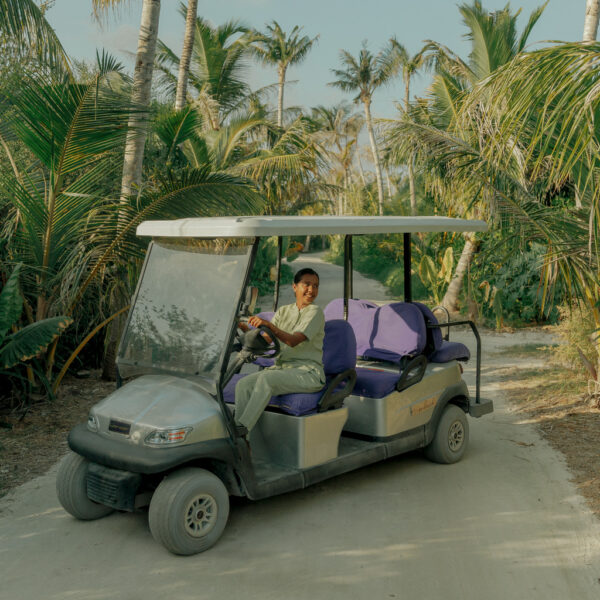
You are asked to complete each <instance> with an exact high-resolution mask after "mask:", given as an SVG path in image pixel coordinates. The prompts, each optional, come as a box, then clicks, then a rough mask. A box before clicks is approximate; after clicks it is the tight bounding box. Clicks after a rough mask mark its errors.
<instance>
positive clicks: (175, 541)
mask: <svg viewBox="0 0 600 600" xmlns="http://www.w3.org/2000/svg"><path fill="white" fill-rule="evenodd" d="M228 517H229V494H228V493H227V488H226V487H225V486H224V485H223V482H222V481H221V480H220V479H219V478H218V477H217V476H216V475H213V474H212V473H210V472H209V471H205V470H204V469H196V468H186V469H181V470H180V471H176V472H174V473H172V474H170V475H167V477H165V478H164V479H163V480H162V482H161V483H160V485H159V486H158V487H157V488H156V491H155V492H154V494H153V496H152V500H151V501H150V510H149V512H148V520H149V524H150V531H151V532H152V536H153V537H154V539H155V540H156V541H157V542H159V543H160V544H162V545H163V546H165V548H167V550H169V551H170V552H172V553H173V554H183V555H186V554H197V553H198V552H204V551H205V550H208V549H209V548H210V547H211V546H213V545H214V544H215V543H216V542H217V540H218V539H219V538H220V537H221V534H222V533H223V530H224V529H225V525H226V524H227V518H228Z"/></svg>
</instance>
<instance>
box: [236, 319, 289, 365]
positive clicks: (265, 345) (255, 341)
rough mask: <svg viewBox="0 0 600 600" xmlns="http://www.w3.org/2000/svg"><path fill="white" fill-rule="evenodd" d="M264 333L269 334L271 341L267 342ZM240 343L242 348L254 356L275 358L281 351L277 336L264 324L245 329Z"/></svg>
mask: <svg viewBox="0 0 600 600" xmlns="http://www.w3.org/2000/svg"><path fill="white" fill-rule="evenodd" d="M265 335H268V336H269V339H270V340H271V342H267V340H266V339H265ZM242 343H243V347H244V350H245V351H247V352H248V353H249V354H251V355H252V356H254V357H255V358H258V357H265V358H275V357H276V356H277V355H278V354H279V353H280V352H281V345H280V344H279V340H278V339H277V336H276V335H275V334H274V333H273V332H272V331H271V330H270V329H269V328H268V327H267V326H266V325H261V326H260V327H257V328H256V329H251V330H250V331H247V332H246V333H245V334H244V337H243V342H242Z"/></svg>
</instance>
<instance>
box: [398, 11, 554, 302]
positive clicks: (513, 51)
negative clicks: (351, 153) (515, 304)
mask: <svg viewBox="0 0 600 600" xmlns="http://www.w3.org/2000/svg"><path fill="white" fill-rule="evenodd" d="M546 4H547V2H546ZM546 4H544V5H542V6H540V7H539V8H537V9H535V10H534V11H533V12H532V13H531V15H530V17H529V19H528V21H527V24H526V25H525V27H524V28H523V30H522V32H521V34H520V35H519V34H518V33H517V25H516V22H517V17H518V15H519V12H520V11H517V12H516V13H512V12H511V10H510V5H507V6H506V7H505V8H503V9H502V10H499V11H495V12H491V13H488V12H486V11H485V10H484V9H483V7H482V4H481V2H480V1H479V0H475V1H474V2H473V4H472V5H467V4H463V5H460V6H459V10H460V12H461V14H462V16H463V21H464V23H465V25H466V26H467V28H468V33H467V35H466V37H467V39H469V40H471V52H470V54H469V58H468V60H467V61H463V60H462V59H461V58H460V57H458V56H457V55H456V54H454V53H453V52H452V51H451V50H449V49H448V48H445V47H444V46H441V45H440V44H437V43H435V42H430V43H429V44H428V46H427V47H426V49H425V52H433V56H432V57H431V58H428V60H433V61H435V62H436V63H437V71H436V74H435V76H434V79H433V83H432V85H431V88H430V95H429V99H428V102H427V103H420V104H419V106H418V107H416V109H415V110H414V111H413V112H412V113H411V114H410V115H409V119H408V121H409V122H410V121H411V120H412V121H413V125H414V128H412V127H411V125H409V126H408V130H411V131H412V132H413V133H415V132H416V131H419V132H421V134H422V136H423V137H424V139H427V140H428V141H429V142H432V140H433V139H434V138H435V135H436V132H437V131H446V132H448V133H449V134H450V135H452V136H453V137H456V138H457V139H460V140H462V141H461V145H462V144H464V143H466V144H467V145H468V146H469V147H471V146H474V147H477V146H478V145H479V144H480V143H483V140H480V139H479V138H478V136H479V135H480V131H479V130H477V129H476V128H475V129H474V128H472V127H471V128H466V129H465V128H463V129H462V130H460V131H458V130H457V129H456V127H457V126H456V118H457V115H458V114H459V113H460V111H461V109H462V106H463V105H464V104H465V103H466V102H467V101H468V99H469V95H470V93H471V91H472V90H473V89H475V88H476V87H477V86H478V84H479V82H481V81H483V80H484V79H486V78H487V77H489V76H490V75H491V74H492V73H494V72H495V71H496V70H497V69H499V68H501V67H502V66H503V65H505V64H507V63H509V62H510V61H511V60H512V59H513V58H515V57H516V56H517V55H520V54H522V52H523V49H524V48H525V45H526V43H527V40H528V38H529V35H530V33H531V30H532V29H533V27H534V26H535V24H536V23H537V21H538V20H539V18H540V16H541V15H542V12H543V10H544V8H545V6H546ZM473 117H474V118H476V116H475V115H473ZM478 118H482V117H481V115H479V117H478ZM399 123H400V122H396V124H399ZM393 129H394V127H392V132H391V137H390V138H388V140H389V142H391V146H392V148H391V150H392V153H393V152H396V153H397V156H398V160H399V159H400V157H408V156H410V153H412V152H414V148H415V147H416V144H415V143H414V142H415V139H414V136H408V137H407V140H405V141H403V140H401V139H400V138H401V136H402V135H404V133H401V132H402V131H404V132H405V133H406V129H405V126H404V125H401V126H400V127H399V129H398V130H396V131H395V132H394V131H393ZM489 135H493V132H490V134H489ZM469 136H472V139H471V138H470V137H469ZM409 139H410V140H412V143H410V142H409V141H408V140H409ZM432 143H433V142H432ZM422 147H424V146H422ZM419 156H420V161H421V164H420V170H421V172H422V173H423V175H424V176H425V178H426V179H427V180H428V182H429V183H428V186H429V187H430V189H432V191H433V192H434V194H435V195H436V197H437V198H438V200H440V201H441V202H442V203H443V205H444V206H445V207H446V210H449V211H453V212H457V213H458V214H461V213H462V214H467V215H468V216H473V217H477V218H481V217H483V216H485V214H486V212H485V206H486V205H487V203H488V201H489V198H488V197H487V196H486V195H485V194H483V193H482V191H481V188H480V185H479V184H478V183H477V180H476V179H475V178H471V179H468V178H467V179H465V180H464V182H463V184H461V185H457V184H456V181H453V180H451V179H450V178H449V171H451V169H447V168H446V167H447V166H448V165H447V163H446V162H445V161H441V160H440V155H439V153H438V152H434V153H433V154H428V151H423V152H421V153H420V155H419ZM433 156H436V157H437V162H435V163H432V160H431V158H432V157H433ZM405 159H406V158H405ZM478 246H479V243H478V241H477V239H476V238H474V237H473V236H469V235H465V245H464V247H463V251H462V253H461V257H460V259H459V261H458V262H457V267H456V270H455V273H454V277H453V279H452V281H451V283H450V285H449V286H448V289H447V291H446V294H445V295H444V299H443V301H442V304H443V305H444V306H446V307H447V308H448V309H449V310H451V311H453V312H455V311H457V310H458V297H459V294H460V291H461V289H462V284H463V278H464V273H465V272H466V271H467V270H468V266H469V265H470V264H471V261H472V258H473V256H474V254H475V252H476V251H477V248H478Z"/></svg>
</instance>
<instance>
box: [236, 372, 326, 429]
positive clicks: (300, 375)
mask: <svg viewBox="0 0 600 600" xmlns="http://www.w3.org/2000/svg"><path fill="white" fill-rule="evenodd" d="M324 385H325V383H324V381H321V379H320V376H319V374H318V372H316V371H314V370H311V369H304V368H302V367H299V368H296V367H269V368H268V369H263V370H262V371H259V372H258V373H252V374H251V375H246V377H244V378H242V379H240V380H239V381H238V383H237V385H236V386H235V422H236V424H238V425H243V426H244V427H246V428H247V429H248V431H250V430H251V429H252V428H253V427H254V426H255V425H256V422H257V421H258V419H259V418H260V416H261V415H262V413H263V411H264V410H265V408H266V407H267V405H268V404H269V401H270V400H271V397H272V396H279V395H280V394H293V393H303V394H304V393H306V394H308V393H311V392H318V391H319V390H320V389H321V388H322V387H323V386H324Z"/></svg>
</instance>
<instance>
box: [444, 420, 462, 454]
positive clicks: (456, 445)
mask: <svg viewBox="0 0 600 600" xmlns="http://www.w3.org/2000/svg"><path fill="white" fill-rule="evenodd" d="M464 441H465V428H464V427H463V424H462V423H461V422H460V421H454V423H452V425H450V430H449V431H448V445H449V446H450V450H452V452H457V451H458V450H460V447H461V446H462V445H463V442H464Z"/></svg>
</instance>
